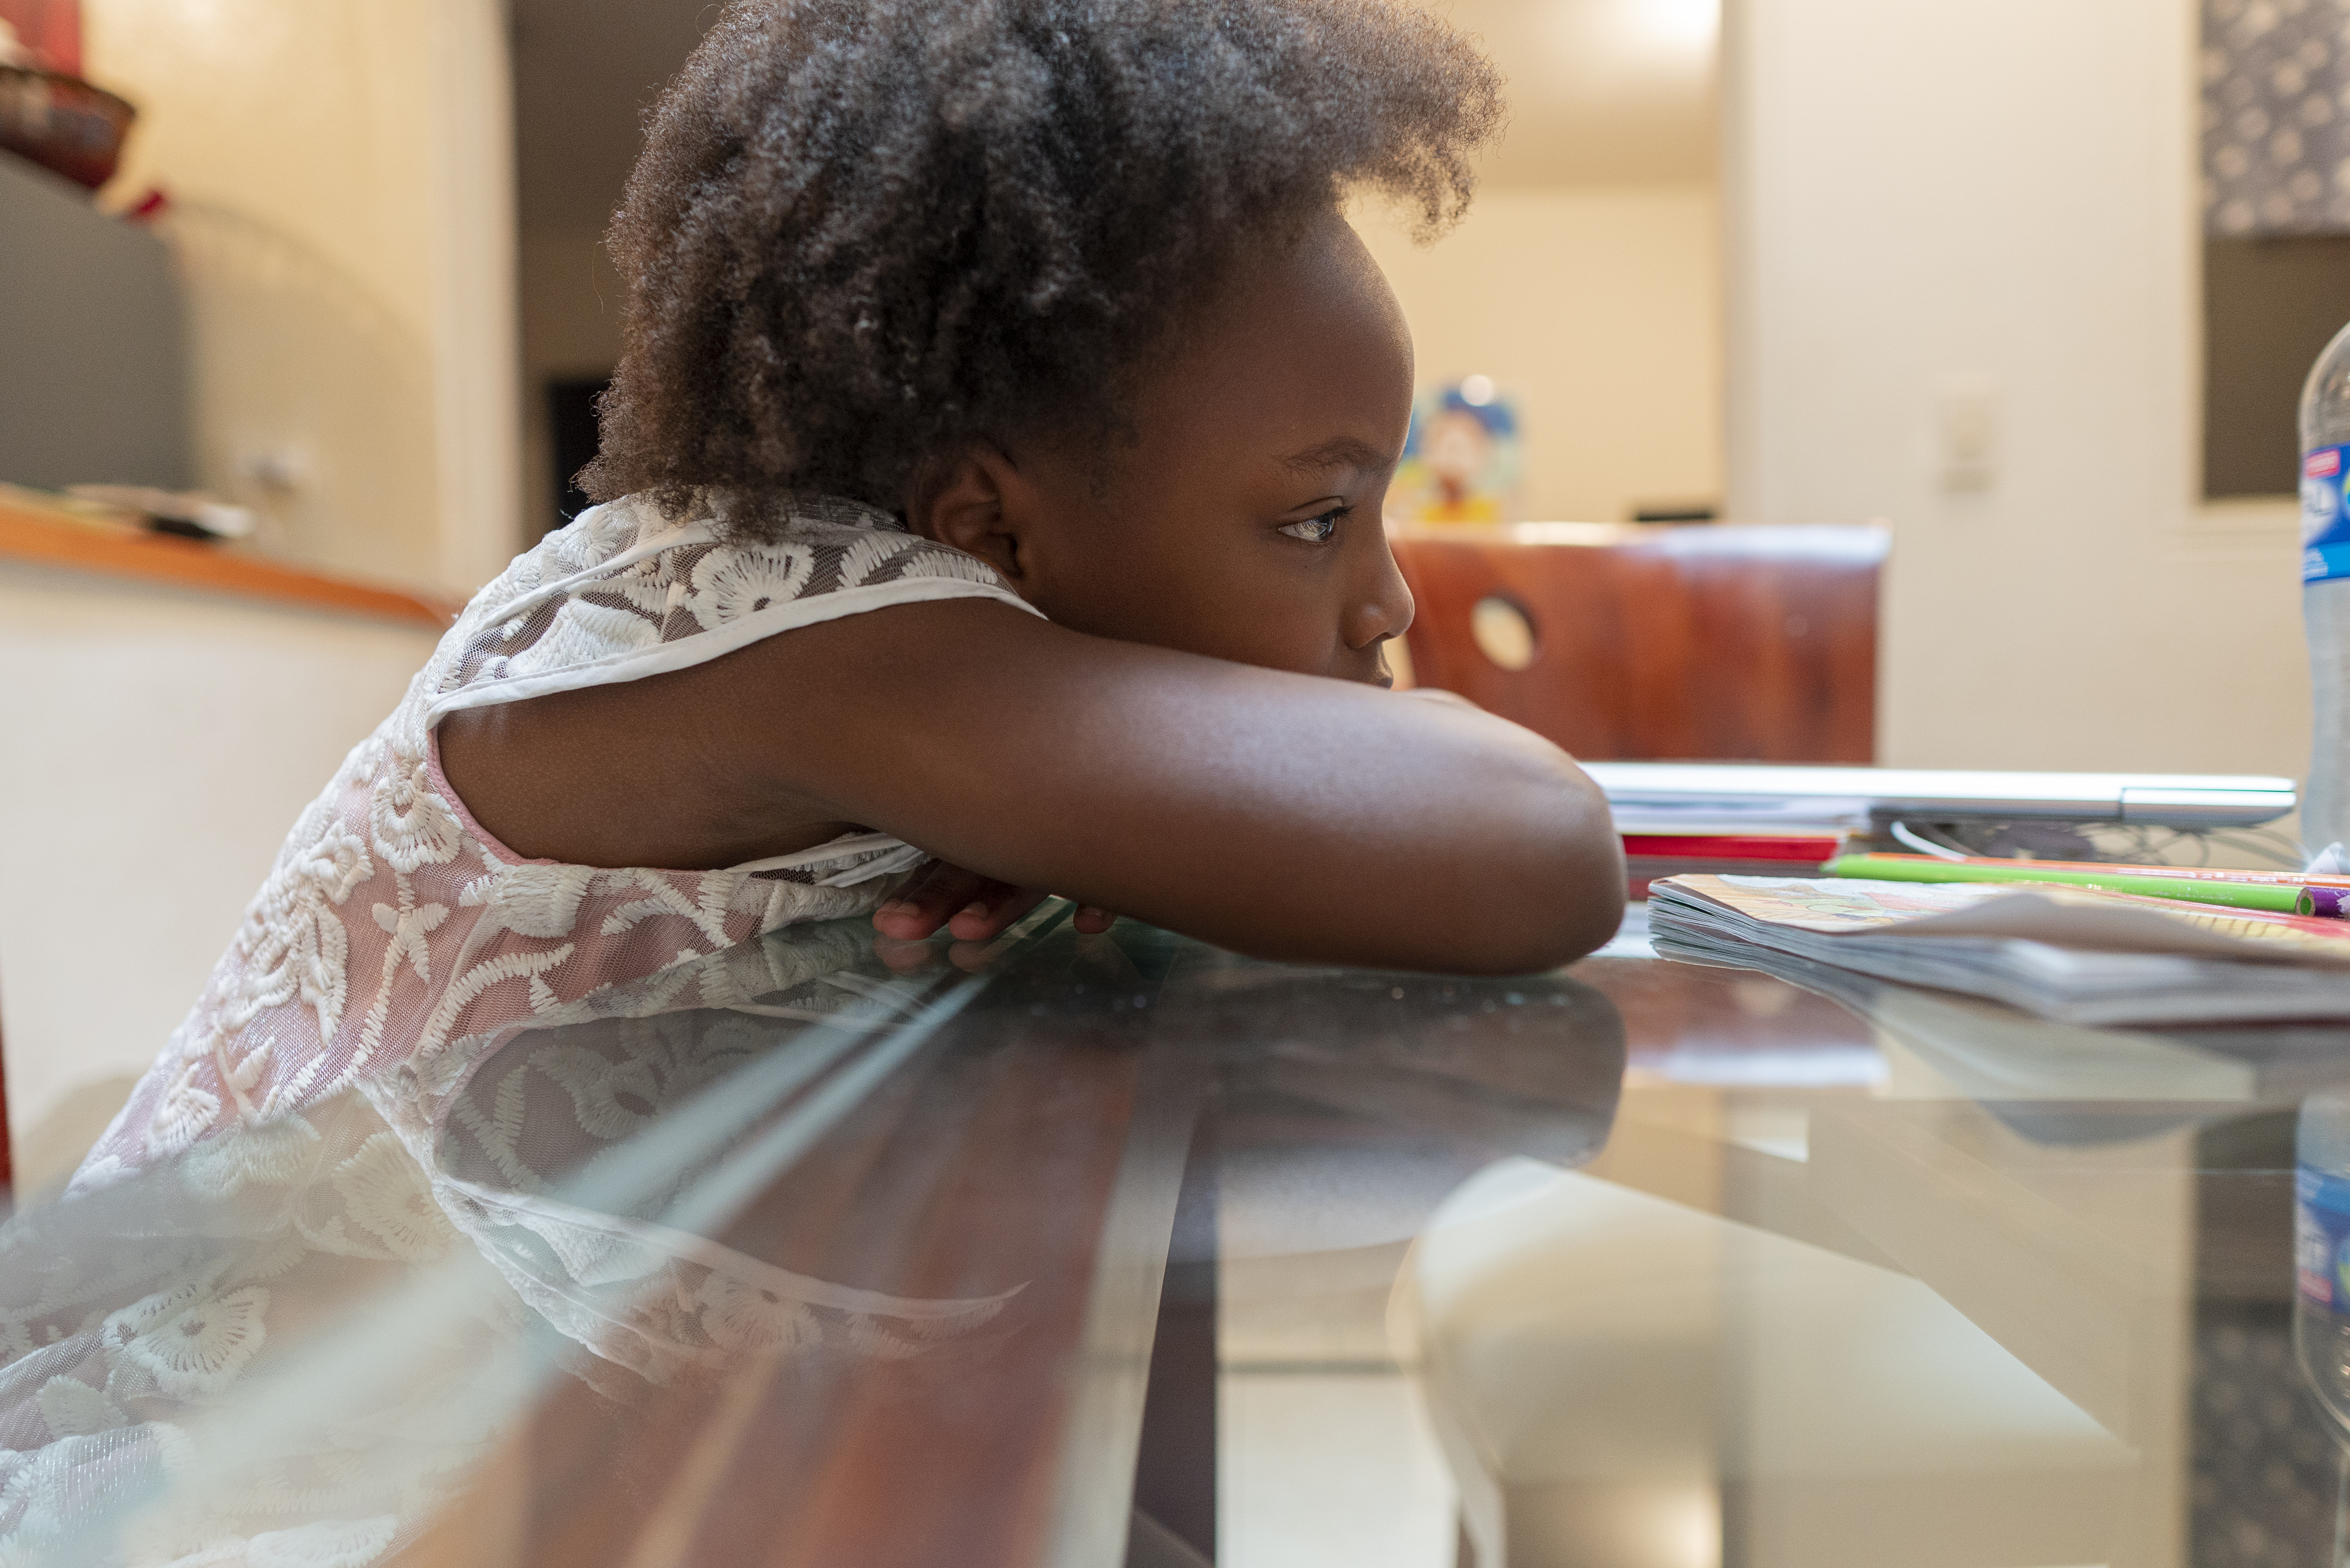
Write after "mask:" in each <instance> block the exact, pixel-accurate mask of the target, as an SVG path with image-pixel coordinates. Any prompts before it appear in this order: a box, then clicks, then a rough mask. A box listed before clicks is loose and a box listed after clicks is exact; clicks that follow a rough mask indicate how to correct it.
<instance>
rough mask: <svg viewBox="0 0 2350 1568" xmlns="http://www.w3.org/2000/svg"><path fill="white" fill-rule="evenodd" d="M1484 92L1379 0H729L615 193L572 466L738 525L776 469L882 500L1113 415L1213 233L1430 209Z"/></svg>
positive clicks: (783, 486) (1197, 299)
mask: <svg viewBox="0 0 2350 1568" xmlns="http://www.w3.org/2000/svg"><path fill="white" fill-rule="evenodd" d="M1501 120H1502V101H1501V78H1499V76H1498V75H1497V74H1496V73H1495V71H1494V70H1493V68H1492V66H1491V65H1490V64H1489V63H1488V62H1487V61H1486V60H1485V59H1484V58H1483V57H1482V56H1481V55H1480V54H1479V53H1478V52H1477V51H1476V49H1475V48H1474V47H1472V46H1471V44H1470V43H1469V42H1468V41H1467V40H1466V39H1465V38H1463V37H1462V36H1461V35H1459V34H1458V33H1456V32H1454V31H1452V30H1451V28H1450V27H1448V26H1446V25H1445V24H1443V23H1441V22H1440V21H1438V20H1436V19H1435V18H1433V17H1431V16H1429V15H1427V14H1426V13H1425V12H1422V11H1419V10H1417V9H1415V8H1413V7H1412V6H1410V5H1406V4H1399V3H1394V0H738V3H737V4H734V5H731V6H729V7H728V9H727V10H726V11H725V13H724V14H723V16H720V17H719V19H718V21H717V23H716V25H715V26H713V27H712V29H711V31H710V34H709V36H707V37H706V38H704V39H703V41H702V46H701V47H699V48H698V49H696V50H695V51H694V53H693V56H692V57H691V59H690V60H688V61H687V62H686V65H685V67H684V69H683V70H682V71H681V73H680V74H679V75H678V77H677V78H676V80H675V81H673V82H672V83H671V84H670V87H669V88H668V90H667V91H666V92H665V93H663V95H662V96H661V99H660V102H659V103H658V104H657V105H656V106H655V107H654V109H653V110H652V112H651V114H650V117H649V119H648V124H647V132H648V134H647V143H646V148H645V151H644V155H643V156H642V157H641V158H640V159H639V161H638V163H637V166H636V170H635V171H634V172H633V173H632V174H631V175H630V176H629V185H628V193H627V195H626V197H625V199H624V200H623V201H622V202H621V205H620V208H619V213H618V214H617V215H616V217H615V218H614V220H613V224H612V229H611V234H610V236H609V243H610V245H611V249H612V252H613V254H614V256H615V258H616V259H617V260H618V262H619V265H620V269H621V272H622V274H623V275H625V276H626V277H627V279H628V282H629V308H628V314H627V317H626V330H625V337H624V341H623V347H622V351H621V356H620V364H619V372H618V374H617V376H616V377H615V379H614V380H613V383H612V388H611V390H610V391H608V393H606V394H605V396H604V399H603V400H602V403H601V405H600V406H599V408H598V418H599V421H600V424H601V433H602V450H601V453H600V455H599V456H598V458H597V460H596V462H594V464H593V465H591V466H590V467H589V468H588V469H587V471H586V472H585V473H584V474H583V475H582V476H581V483H583V484H584V485H585V487H586V489H587V493H589V494H590V495H593V496H595V497H597V498H598V499H599V500H610V499H613V498H616V497H618V496H620V495H624V494H629V493H635V492H647V493H650V494H651V495H652V496H653V498H654V499H655V500H656V501H657V502H658V503H659V504H660V505H661V506H662V507H663V508H664V509H665V510H667V511H668V512H670V513H671V514H672V515H683V514H686V513H687V512H688V511H690V510H694V509H706V510H707V511H708V512H709V513H710V514H712V515H714V516H716V517H718V518H719V519H721V520H722V521H723V524H725V525H726V526H727V527H729V528H730V529H732V530H733V531H737V532H741V533H747V534H753V535H756V534H763V533H765V532H767V531H768V530H769V529H771V528H772V527H773V526H774V524H775V519H777V518H778V517H779V516H780V514H781V512H782V503H783V502H784V500H785V497H787V496H789V495H790V494H791V493H795V492H800V493H808V492H822V493H833V494H840V495H847V496H852V497H855V498H857V499H859V500H862V501H865V502H868V503H870V504H874V505H877V506H879V507H882V508H884V509H885V510H889V511H897V510H898V509H899V508H900V507H901V505H902V504H903V500H904V496H905V493H906V489H907V486H908V484H909V483H910V481H911V479H912V476H913V474H914V472H915V471H916V469H917V468H918V467H919V465H920V463H921V462H922V461H923V460H924V459H925V458H926V457H928V456H930V455H931V454H932V453H937V452H946V451H951V450H952V449H953V448H954V447H955V446H957V445H958V444H960V443H961V442H962V441H969V440H972V439H974V438H980V437H986V436H993V437H994V438H995V439H999V440H1000V439H1008V438H1009V437H1012V436H1014V435H1016V434H1020V433H1023V432H1034V431H1052V432H1054V433H1055V434H1056V435H1063V436H1068V437H1085V436H1090V437H1093V438H1096V439H1097V440H1100V441H1103V442H1105V443H1107V442H1108V441H1112V440H1114V439H1115V437H1116V435H1117V432H1118V431H1120V430H1121V429H1123V428H1124V427H1123V425H1122V423H1121V412H1120V410H1121V409H1122V408H1123V407H1124V405H1125V402H1126V400H1127V397H1128V390H1129V389H1130V387H1131V385H1132V378H1133V376H1134V374H1135V373H1136V371H1137V370H1138V369H1140V368H1141V367H1142V366H1144V365H1145V364H1146V363H1147V362H1148V361H1149V358H1150V356H1151V355H1152V354H1153V352H1154V351H1157V350H1160V349H1162V348H1165V347H1166V346H1168V345H1169V344H1170V343H1171V342H1172V341H1173V340H1174V338H1175V337H1176V335H1177V334H1178V332H1179V330H1180V324H1181V322H1182V320H1183V318H1184V316H1185V314H1186V312H1187V311H1189V310H1191V309H1193V308H1196V307H1197V306H1198V305H1199V304H1200V303H1201V301H1202V300H1203V299H1205V298H1206V297H1207V296H1208V295H1209V294H1210V293H1211V291H1212V290H1213V288H1214V287H1215V286H1216V284H1217V282H1218V280H1219V278H1220V277H1221V275H1222V273H1223V270H1224V269H1225V267H1226V266H1228V265H1230V264H1231V263H1232V262H1233V261H1234V260H1235V259H1237V258H1238V257H1240V256H1241V255H1243V254H1245V253H1247V252H1249V251H1251V250H1256V249H1262V248H1263V247H1264V246H1265V245H1267V244H1282V243H1291V242H1294V240H1295V237H1296V236H1297V235H1298V234H1302V233H1303V232H1304V230H1305V227H1306V225H1307V224H1308V223H1311V222H1312V221H1313V219H1314V218H1315V216H1316V215H1317V214H1320V213H1327V212H1329V211H1331V210H1332V209H1333V208H1334V207H1335V205H1336V203H1337V202H1339V201H1340V200H1341V199H1343V198H1344V197H1345V196H1346V195H1347V193H1348V192H1351V191H1354V190H1357V189H1361V190H1368V191H1372V192H1381V193H1384V194H1386V195H1388V196H1389V197H1390V198H1393V199H1395V200H1396V201H1398V202H1400V203H1402V204H1403V205H1404V206H1405V207H1406V208H1407V209H1408V211H1409V213H1410V214H1411V216H1412V218H1413V219H1414V221H1415V226H1416V227H1417V229H1418V230H1419V233H1420V234H1421V236H1422V237H1430V236H1432V235H1434V234H1437V233H1440V232H1441V231H1442V230H1443V229H1444V228H1446V227H1447V226H1449V225H1450V224H1451V223H1453V222H1455V221H1456V220H1457V219H1458V218H1459V217H1460V216H1461V213H1462V212H1463V211H1465V210H1466V208H1467V206H1468V202H1469V197H1470V192H1471V187H1472V184H1473V178H1472V174H1471V161H1470V160H1471V156H1472V154H1473V153H1474V152H1475V151H1476V150H1477V149H1478V148H1479V146H1480V145H1482V143H1483V142H1484V141H1485V140H1488V139H1489V138H1490V137H1492V135H1493V134H1494V133H1495V132H1496V130H1498V129H1499V127H1500V124H1501ZM1102 450H1103V451H1105V452H1106V451H1107V444H1105V446H1104V447H1103V449H1102ZM1105 461H1106V460H1105Z"/></svg>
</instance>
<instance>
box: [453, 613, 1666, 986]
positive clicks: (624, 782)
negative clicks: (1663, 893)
mask: <svg viewBox="0 0 2350 1568" xmlns="http://www.w3.org/2000/svg"><path fill="white" fill-rule="evenodd" d="M533 710H537V711H536V712H534V711H533ZM616 734H620V735H629V734H633V735H634V736H635V737H636V742H634V743H631V744H629V745H627V746H624V747H617V748H616V747H611V746H609V745H608V744H606V745H600V746H599V745H598V743H597V738H598V736H599V735H600V736H603V737H607V738H608V737H610V736H612V735H616ZM619 753H626V754H625V755H621V754H619ZM442 756H443V762H444V765H445V766H446V767H447V768H448V771H449V774H450V777H451V780H452V784H455V785H456V787H457V788H458V790H459V793H460V794H463V796H464V797H465V800H466V802H467V805H469V806H470V807H471V808H472V809H473V812H474V813H475V815H477V816H478V817H479V818H480V819H481V820H482V821H483V823H484V826H487V827H489V828H490V830H491V831H492V832H493V833H496V834H498V835H499V836H502V837H504V838H505V840H506V842H507V843H508V844H509V845H512V846H515V847H516V848H517V849H520V850H522V851H523V852H524V853H526V854H536V855H545V856H547V857H553V858H556V859H570V860H581V861H584V862H585V863H587V864H602V865H622V864H635V865H686V864H694V863H706V864H712V865H720V864H725V863H727V861H728V860H729V859H742V858H748V857H750V855H751V854H753V853H779V852H782V851H785V850H788V849H791V848H796V847H801V846H802V845H803V843H814V842H820V841H821V839H822V838H823V837H824V836H828V835H829V834H830V833H832V832H835V831H838V830H841V829H842V828H844V827H845V826H848V825H861V826H868V827H871V828H877V829H879V830H881V831H884V832H888V833H890V834H894V835H896V836H899V837H900V838H903V839H905V840H906V841H907V842H909V843H911V844H916V845H920V846H921V847H922V848H923V849H925V850H928V851H929V852H930V853H931V854H933V855H935V856H938V857H941V858H942V859H944V860H948V861H951V862H952V863H954V864H955V865H957V866H960V867H967V868H969V869H970V870H972V871H973V872H977V873H979V874H981V875H983V876H986V877H995V878H998V879H1000V880H1002V881H1003V882H1006V883H1009V884H1012V885H1014V886H1015V887H1025V888H1053V889H1055V891H1058V892H1060V893H1063V894H1065V895H1066V896H1068V897H1070V898H1076V899H1078V900H1080V901H1082V902H1084V903H1087V904H1091V905H1097V906H1100V907H1102V908H1104V909H1116V910H1118V911H1119V912H1121V913H1124V914H1128V915H1132V916H1135V917H1137V918H1139V919H1144V920H1147V921H1149V922H1150V923H1152V924H1154V925H1159V926H1164V927H1167V928H1169V929H1173V930H1178V931H1181V932H1184V933H1186V934H1188V935H1191V936H1194V937H1198V938H1200V939H1201V940H1206V941H1211V942H1214V943H1216V944H1218V945H1220V946H1223V947H1229V948H1232V949H1236V950H1240V951H1243V952H1248V953H1253V954H1256V955H1259V956H1263V957H1266V958H1274V959H1286V960H1293V961H1327V962H1344V963H1358V964H1370V965H1380V966H1388V967H1399V968H1417V969H1430V970H1443V971H1458V972H1464V973H1515V972H1523V971H1533V970H1538V969H1544V968H1548V967H1550V966H1553V965H1555V964H1559V963H1564V962H1565V961H1569V960H1571V959H1574V958H1576V957H1579V956H1581V955H1582V954H1584V953H1586V952H1588V951H1589V950H1592V949H1593V948H1595V947H1596V946H1598V945H1599V944H1600V943H1602V942H1604V941H1606V940H1607V938H1608V937H1609V936H1610V935H1611V934H1612V933H1613V932H1614V930H1615V929H1616V926H1617V921H1618V919H1619V918H1620V916H1621V913H1622V909H1623V902H1624V870H1623V861H1622V856H1621V852H1620V849H1619V846H1618V842H1617V836H1616V835H1615V832H1614V829H1613V826H1612V824H1611V822H1610V820H1609V816H1608V812H1607V803H1606V801H1605V799H1604V798H1603V797H1602V796H1601V794H1600V793H1599V790H1598V788H1597V787H1596V785H1595V784H1592V783H1591V781H1590V780H1589V779H1588V778H1587V777H1586V776H1585V775H1584V774H1583V773H1582V771H1581V770H1580V769H1578V768H1576V767H1575V763H1573V762H1572V761H1571V760H1570V759H1569V758H1568V757H1567V756H1566V754H1565V753H1563V752H1561V751H1559V750H1558V748H1556V747H1555V746H1553V745H1552V744H1550V743H1549V742H1546V741H1544V740H1543V739H1541V738H1540V737H1539V736H1536V735H1534V733H1532V732H1529V731H1526V730H1523V729H1521V728H1519V727H1518V726H1516V725H1514V724H1511V723H1508V722H1504V721H1503V720H1499V719H1495V718H1493V717H1492V716H1491V715H1488V714H1484V713H1482V712H1478V711H1475V710H1473V709H1470V708H1468V707H1466V706H1465V705H1455V704H1446V703H1436V702H1423V701H1407V700H1404V699H1402V698H1399V697H1398V696H1396V695H1394V694H1392V693H1389V692H1387V691H1380V690H1378V689H1377V688H1375V687H1368V686H1359V685H1355V684H1352V683H1348V682H1344V681H1338V680H1326V679H1320V678H1316V677H1310V676H1302V675H1291V674H1284V673H1280V672H1276V671H1273V670H1260V669H1255V668H1252V667H1249V666H1245V665H1239V664H1231V663H1226V662H1223V661H1221V660H1217V659H1204V658H1200V657H1198V656H1195V655H1191V654H1185V653H1177V652H1171V651H1169V650H1166V649H1157V648H1149V647H1145V646H1141V645H1139V644H1132V643H1124V642H1114V641H1109V640H1106V639H1099V638H1092V637H1087V636H1084V635H1082V634H1079V633H1076V632H1073V631H1070V630H1067V629H1066V628H1061V627H1057V626H1054V625H1051V624H1049V623H1047V622H1045V621H1041V620H1037V619H1035V618H1033V617H1029V616H1025V615H1023V614H1021V613H1019V612H1018V611H1016V610H1014V609H1011V608H1009V607H1004V606H1001V605H992V604H985V603H979V602H973V601H949V602H943V603H935V604H920V605H908V606H901V607H895V608H891V609H888V610H882V611H877V612H872V613H868V614H864V615H858V616H853V617H848V618H843V619H840V620H837V621H829V622H825V623H821V624H819V625H816V626H812V627H807V628H801V629H799V630H796V631H792V632H788V633H785V634H784V635H781V636H777V637H773V638H769V639H765V640H764V641H762V642H759V643H756V644H754V645H753V646H751V647H750V648H747V649H742V650H741V651H739V652H736V653H733V654H729V655H727V656H726V657H724V658H723V659H717V660H714V661H712V663H710V664H707V665H702V666H699V667H697V668H695V669H692V670H682V671H679V672H677V673H675V674H671V675H663V676H658V677H654V678H651V679H649V680H639V681H634V682H630V683H629V684H628V685H625V686H619V687H606V688H598V689H592V690H590V691H579V692H571V693H566V694H564V695H563V696H561V697H559V698H541V699H538V700H536V701H528V702H524V703H518V704H513V705H510V706H508V707H504V708H490V709H484V710H478V711H473V712H471V713H460V714H454V715H452V716H451V717H450V719H449V720H448V721H447V722H444V724H443V726H442ZM591 756H595V757H596V758H597V760H596V761H595V763H593V764H592V768H591V767H590V764H589V763H588V759H589V758H590V757H591ZM608 764H609V765H608ZM593 773H600V774H601V776H600V777H597V776H591V774H593ZM631 802H633V804H634V807H635V809H634V810H633V811H631V810H630V803H631ZM664 803H665V809H664ZM649 807H650V809H649ZM632 819H633V825H632ZM636 850H641V851H643V852H642V853H634V852H632V851H636ZM583 852H586V853H583Z"/></svg>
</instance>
